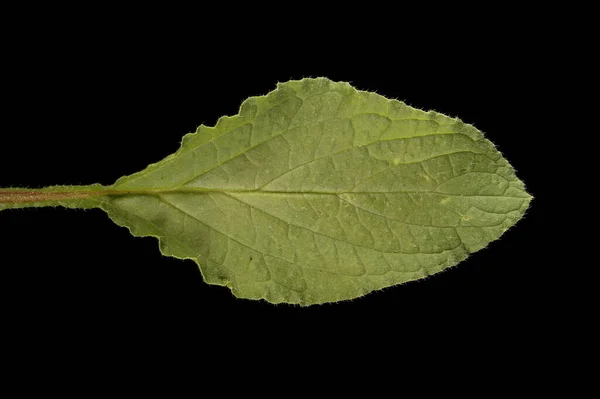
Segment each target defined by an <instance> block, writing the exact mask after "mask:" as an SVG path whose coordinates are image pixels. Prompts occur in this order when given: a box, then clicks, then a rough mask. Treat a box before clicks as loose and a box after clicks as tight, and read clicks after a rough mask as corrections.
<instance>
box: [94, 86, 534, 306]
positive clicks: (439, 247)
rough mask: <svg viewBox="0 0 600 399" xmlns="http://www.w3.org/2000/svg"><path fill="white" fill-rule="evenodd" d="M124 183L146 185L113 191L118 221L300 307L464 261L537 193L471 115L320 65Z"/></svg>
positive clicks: (250, 291) (111, 204) (214, 272)
mask: <svg viewBox="0 0 600 399" xmlns="http://www.w3.org/2000/svg"><path fill="white" fill-rule="evenodd" d="M111 189H113V190H120V191H122V192H127V191H128V190H129V191H131V192H135V194H127V195H121V196H118V197H113V198H111V199H110V200H108V201H104V202H103V203H102V207H103V208H104V209H105V210H106V211H107V212H108V213H109V215H110V216H111V218H112V219H113V220H115V222H117V223H118V224H120V225H124V226H126V227H128V228H130V230H131V231H132V233H133V234H135V235H142V236H145V235H151V236H155V237H158V238H159V240H160V243H161V244H160V245H161V251H162V252H163V253H164V254H166V255H170V256H175V257H179V258H190V259H193V260H195V261H196V262H197V263H198V264H199V266H200V269H201V271H202V274H203V276H204V278H205V280H206V281H207V282H208V283H211V284H218V285H225V286H227V287H229V288H231V289H232V291H233V293H234V294H235V295H236V296H240V297H245V298H253V299H261V298H262V299H266V300H268V301H270V302H273V303H279V302H289V303H299V304H303V305H310V304H315V303H324V302H333V301H339V300H344V299H351V298H355V297H358V296H361V295H364V294H366V293H368V292H371V291H373V290H376V289H381V288H383V287H387V286H390V285H396V284H399V283H403V282H406V281H410V280H414V279H418V278H422V277H425V276H427V275H430V274H433V273H436V272H438V271H440V270H443V269H444V268H446V267H449V266H452V265H454V264H456V263H457V262H459V261H461V260H463V259H465V258H466V257H467V256H468V254H469V253H472V252H474V251H476V250H479V249H481V248H483V247H485V246H486V245H487V244H488V243H489V242H491V241H493V240H494V239H496V238H498V237H499V236H500V235H502V234H503V233H504V232H505V231H506V230H507V229H508V228H509V227H510V226H512V225H513V224H514V223H516V221H518V219H519V218H520V217H522V215H523V213H524V212H525V210H526V209H527V207H528V205H529V201H530V199H531V197H530V196H529V195H528V194H527V193H526V192H525V191H524V186H523V183H522V182H521V181H520V180H518V179H517V178H516V176H515V174H514V170H513V169H512V167H511V166H510V165H509V164H508V162H507V161H506V160H505V159H504V158H502V155H501V154H500V153H499V152H498V151H497V150H496V148H495V147H494V145H493V144H492V143H491V142H489V141H488V140H487V139H485V138H484V137H483V135H482V133H481V132H479V131H478V130H477V129H475V128H474V127H472V126H471V125H467V124H464V123H463V122H461V121H459V120H457V119H453V118H449V117H447V116H444V115H441V114H438V113H435V112H424V111H421V110H417V109H414V108H412V107H409V106H407V105H405V104H403V103H401V102H399V101H396V100H388V99H386V98H384V97H382V96H379V95H377V94H374V93H368V92H361V91H357V90H355V89H354V88H352V87H351V86H350V85H349V84H347V83H337V82H331V81H329V80H327V79H322V78H321V79H303V80H301V81H291V82H288V83H284V84H279V85H278V88H277V89H276V90H275V91H273V92H271V93H269V94H268V95H266V96H263V97H254V98H250V99H248V100H246V101H245V102H244V103H243V104H242V106H241V107H240V113H239V114H238V115H236V116H233V117H223V118H221V119H220V120H219V122H218V123H217V124H216V126H215V127H214V128H210V127H205V126H201V127H199V129H198V131H197V132H196V133H193V134H190V135H187V136H185V137H184V140H183V142H182V147H181V148H180V150H179V151H178V152H177V153H175V154H174V155H172V156H169V157H167V158H166V159H164V160H163V161H161V162H159V163H157V164H154V165H151V166H149V167H148V168H147V169H146V170H144V171H142V172H139V173H137V174H134V175H131V176H127V177H123V178H121V179H119V180H118V181H117V182H116V183H115V185H114V186H113V187H112V188H111ZM144 191H146V192H147V194H143V192H144Z"/></svg>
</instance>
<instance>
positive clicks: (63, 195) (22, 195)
mask: <svg viewBox="0 0 600 399" xmlns="http://www.w3.org/2000/svg"><path fill="white" fill-rule="evenodd" d="M105 194H107V192H106V191H64V192H60V191H41V190H40V191H37V190H23V191H20V190H18V191H17V190H14V191H13V190H11V191H0V203H9V204H15V203H21V202H41V201H60V200H69V199H83V198H91V197H98V196H102V195H105Z"/></svg>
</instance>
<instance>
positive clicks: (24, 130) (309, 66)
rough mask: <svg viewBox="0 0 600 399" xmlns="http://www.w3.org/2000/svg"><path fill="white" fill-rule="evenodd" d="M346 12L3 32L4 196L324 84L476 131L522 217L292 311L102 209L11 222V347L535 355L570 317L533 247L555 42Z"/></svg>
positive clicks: (131, 163)
mask: <svg viewBox="0 0 600 399" xmlns="http://www.w3.org/2000/svg"><path fill="white" fill-rule="evenodd" d="M352 21H353V22H352V24H350V25H349V26H352V29H350V31H352V32H353V33H354V34H353V35H351V36H346V35H341V34H339V32H337V33H336V32H331V33H325V32H323V33H319V34H316V35H312V36H311V35H308V34H305V33H303V32H305V31H306V30H307V27H309V26H310V24H311V22H310V21H304V25H303V26H304V30H300V33H298V32H296V31H297V30H298V29H297V25H294V26H287V24H288V23H287V22H286V23H283V22H281V21H280V22H279V23H274V22H273V23H271V24H263V25H262V28H261V29H259V30H258V31H257V32H254V31H253V30H242V31H237V32H224V31H221V32H218V33H215V30H214V29H213V28H210V27H207V26H205V25H204V24H202V23H200V22H198V23H197V24H195V25H191V26H188V27H187V28H188V29H182V30H181V31H179V30H170V29H169V28H166V27H163V26H162V25H161V23H159V22H156V20H154V22H146V23H144V24H143V25H144V26H143V27H140V28H136V29H129V28H128V26H129V24H130V22H131V20H130V19H125V20H124V21H121V22H118V21H113V20H111V23H110V24H104V23H98V24H95V25H93V26H92V27H90V26H88V25H87V23H88V21H87V20H82V21H80V22H73V21H70V22H69V23H68V24H62V25H61V24H56V25H51V26H49V27H47V28H45V29H42V30H41V31H40V33H39V34H37V35H35V36H33V37H32V38H30V39H25V33H26V32H28V29H31V24H28V25H26V26H24V27H22V28H21V30H19V29H16V30H13V31H11V33H10V35H9V36H7V37H6V38H5V41H4V67H5V68H6V69H5V70H4V72H3V73H2V83H1V84H2V97H3V99H4V101H5V103H4V106H3V107H2V125H1V126H0V137H1V140H0V187H44V186H48V185H54V184H91V183H96V182H98V183H102V184H106V185H108V184H112V183H113V182H114V181H115V180H116V179H117V178H118V177H120V176H122V175H127V174H130V173H133V172H136V171H139V170H141V169H143V168H144V167H145V166H147V165H148V164H149V163H152V162H156V161H158V160H160V159H162V158H163V157H165V156H166V155H168V154H171V153H173V152H174V151H176V150H177V148H178V146H179V143H180V140H181V137H182V136H183V135H184V134H186V133H188V132H191V131H194V130H195V129H196V127H197V126H198V125H199V124H202V123H203V124H206V125H213V124H214V123H215V122H216V121H217V119H218V118H219V117H220V116H222V115H232V114H235V113H236V112H237V110H238V107H239V105H240V103H241V102H242V101H243V100H244V99H245V98H247V97H249V96H251V95H262V94H266V93H267V92H269V91H271V90H272V89H274V88H275V84H276V82H278V81H287V80H289V79H292V78H293V79H299V78H302V77H308V76H312V77H315V76H326V77H328V78H330V79H332V80H342V81H350V82H351V83H352V84H353V85H354V86H355V87H357V88H359V89H363V90H369V91H377V92H378V93H379V94H382V95H384V96H386V97H391V98H397V99H400V100H405V101H406V102H407V103H408V104H410V105H412V106H415V107H418V108H422V109H426V110H429V109H433V110H436V111H438V112H441V113H444V114H448V115H451V116H458V117H460V118H461V119H462V120H464V121H465V122H468V123H472V124H474V125H475V126H476V127H477V128H479V129H480V130H482V131H483V132H484V133H485V134H486V136H487V138H489V139H490V140H491V141H492V142H494V143H495V144H496V145H497V146H498V148H499V150H500V151H502V152H503V154H504V156H505V157H506V158H507V159H508V160H509V162H510V163H511V164H512V165H513V166H514V167H515V168H516V169H517V172H518V176H519V178H521V179H522V180H523V181H525V183H526V185H527V188H528V190H529V191H530V193H532V194H533V195H534V196H535V197H536V199H535V200H534V201H533V203H532V207H531V209H530V211H529V212H528V214H527V215H526V216H525V218H524V219H523V220H521V221H520V222H519V223H518V224H517V225H516V226H515V227H514V228H513V229H511V230H510V231H509V232H508V233H507V234H506V235H505V236H503V237H502V239H500V240H499V241H497V242H494V243H492V244H491V245H490V246H489V247H488V248H486V249H485V250H482V251H480V252H478V253H476V254H474V255H472V256H471V257H470V258H469V259H468V260H467V261H464V262H463V263H461V264H460V265H458V266H457V267H454V268H452V269H450V270H448V271H445V272H443V273H440V274H438V275H434V276H432V277H430V278H428V279H426V280H422V281H417V282H412V283H409V284H405V285H402V286H397V287H392V288H388V289H385V290H383V291H379V292H375V293H372V294H370V295H368V296H366V297H364V298H360V299H357V300H353V301H348V302H343V303H339V304H327V305H322V306H313V307H308V308H301V307H296V306H287V305H279V306H274V305H270V304H267V303H265V302H256V301H248V300H239V299H235V298H234V297H233V296H232V295H231V293H230V292H229V290H227V289H226V288H222V287H213V286H209V285H207V284H205V283H204V282H203V281H202V278H201V276H200V273H199V271H198V269H197V267H196V265H195V264H194V263H193V262H191V261H181V260H177V259H173V258H169V257H163V256H161V254H160V252H159V250H158V246H157V242H156V240H155V239H153V238H134V237H132V236H131V235H130V234H129V233H128V231H127V230H126V229H124V228H121V227H118V226H116V225H114V224H113V223H112V222H111V221H110V220H109V219H108V217H107V216H106V215H105V214H104V213H103V212H102V211H100V210H89V211H77V210H66V209H59V208H56V209H53V208H50V209H26V210H18V211H10V210H9V211H3V212H1V213H0V273H1V274H0V290H1V292H2V297H3V300H2V304H1V312H2V329H3V332H4V333H5V334H6V336H7V337H8V338H7V339H8V342H13V343H14V344H15V345H17V346H20V347H22V348H23V351H24V353H26V354H30V355H31V354H33V353H35V354H36V356H37V355H40V354H42V355H44V354H46V355H47V357H46V358H47V359H53V358H55V357H57V356H60V355H62V354H65V353H67V354H68V357H69V359H70V360H71V361H72V362H74V363H77V362H82V363H86V362H87V359H89V358H90V356H91V357H97V358H108V357H111V356H114V357H115V358H119V357H121V356H123V354H124V350H123V348H127V351H133V352H135V353H136V354H138V355H140V356H149V355H148V353H154V351H156V350H157V348H179V349H178V350H183V349H181V348H182V346H181V345H183V346H184V347H185V348H187V349H189V348H190V347H192V346H199V347H200V348H202V350H203V351H205V352H211V351H217V352H223V353H225V352H228V351H231V350H232V349H235V350H237V349H241V348H253V347H255V348H260V347H262V348H265V347H269V348H270V349H271V350H274V351H275V352H277V351H278V350H281V351H283V352H285V353H289V352H290V351H291V352H294V351H299V352H302V351H303V350H304V349H303V348H305V347H306V346H310V345H313V344H315V345H317V344H318V345H323V346H324V347H325V348H327V349H326V351H325V353H329V351H336V352H338V353H345V352H346V350H347V348H349V347H352V348H359V349H358V350H360V351H365V352H367V353H368V352H371V351H372V352H373V353H385V352H387V351H389V350H391V348H394V350H397V351H400V352H403V351H409V350H412V349H415V348H417V350H420V349H418V348H426V347H429V346H432V345H434V346H436V347H438V348H439V347H444V346H446V347H448V348H453V350H456V351H457V352H461V351H463V350H464V351H467V350H470V351H471V352H479V351H480V352H481V353H482V356H488V355H489V356H492V355H491V354H495V355H498V354H500V353H502V352H504V351H508V352H509V353H513V354H516V353H517V352H514V350H515V349H514V348H515V345H516V344H517V343H518V346H519V348H527V349H526V350H524V351H526V352H529V351H533V352H535V353H536V354H540V356H541V354H542V353H544V350H543V348H542V346H543V345H542V344H541V343H540V341H539V340H538V337H539V335H540V334H541V333H542V332H543V331H547V330H548V329H551V328H552V326H553V325H554V323H559V321H557V318H556V317H557V316H556V315H557V312H560V305H559V304H560V303H561V300H560V299H559V298H560V296H561V294H560V292H556V291H554V290H553V288H552V287H550V286H549V285H548V284H546V276H547V274H548V270H549V269H550V268H551V267H552V263H553V262H554V261H555V260H553V259H549V258H548V257H542V255H541V254H542V253H545V252H547V251H548V250H549V248H548V247H547V245H545V244H544V243H545V242H547V241H545V237H546V236H547V235H549V234H551V231H552V226H551V225H550V222H549V219H548V217H547V213H546V212H547V211H548V209H547V208H548V205H547V204H546V202H547V197H548V195H549V192H548V190H547V188H546V184H547V180H548V176H547V172H544V170H545V169H543V168H542V166H541V165H542V164H543V163H544V162H545V160H546V159H547V151H548V150H547V148H545V145H546V144H545V143H547V142H548V140H546V138H547V136H546V135H547V134H548V133H549V132H551V131H552V129H553V127H552V126H550V125H548V124H546V123H544V122H542V120H544V119H540V118H539V117H538V116H539V115H540V113H541V112H542V105H541V104H546V105H547V104H548V102H549V101H551V99H552V97H553V96H554V91H555V90H556V89H557V84H556V82H555V83H554V84H553V85H548V83H547V82H548V78H549V77H553V76H554V77H556V76H558V75H559V74H560V71H558V70H557V69H556V68H555V67H554V66H553V63H552V61H553V59H554V55H555V54H556V52H555V51H554V50H553V51H549V48H551V47H552V46H554V44H555V42H554V39H553V38H552V37H550V38H549V37H541V36H538V35H537V34H536V33H535V32H533V33H530V32H528V31H527V29H526V28H525V25H526V22H525V21H521V20H518V19H516V20H515V19H514V18H513V19H512V20H511V23H510V24H509V25H510V28H509V27H508V26H507V25H503V24H499V25H497V26H495V28H492V29H489V30H484V28H485V25H486V24H487V23H488V22H489V21H487V20H485V19H484V20H482V21H481V22H480V24H479V25H477V26H469V27H468V28H467V29H464V31H461V32H460V33H457V32H454V34H453V35H452V36H449V35H447V33H448V32H447V31H444V30H442V31H439V32H437V33H435V34H434V35H433V36H432V37H424V36H422V34H419V35H416V36H414V35H411V31H408V30H406V29H403V28H401V27H399V26H397V25H390V26H386V27H381V26H380V27H373V28H371V27H362V26H361V25H360V24H359V23H357V22H356V21H357V20H355V19H353V20H352ZM138 22H139V21H138ZM213 22H214V21H213ZM117 26H118V28H119V29H120V30H118V31H115V29H116V27H117ZM221 26H223V25H221ZM453 26H454V25H453ZM248 29H251V27H248ZM257 29H258V28H257ZM308 30H310V29H308ZM289 32H296V33H298V34H289ZM17 39H19V40H20V41H17ZM552 48H553V47H552ZM546 112H547V111H546ZM557 112H558V111H557ZM546 120H547V119H546ZM563 284H564V286H565V287H567V288H568V285H569V281H563ZM275 342H277V344H275ZM80 349H81V351H80ZM187 349H186V350H187ZM173 350H175V349H173ZM519 354H520V355H523V352H522V351H521V349H520V350H519ZM456 356H457V357H459V355H456ZM536 356H537V355H536ZM42 357H44V356H42ZM46 361H48V362H49V363H48V364H50V363H51V360H46ZM315 361H316V360H315ZM290 362H291V360H290Z"/></svg>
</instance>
